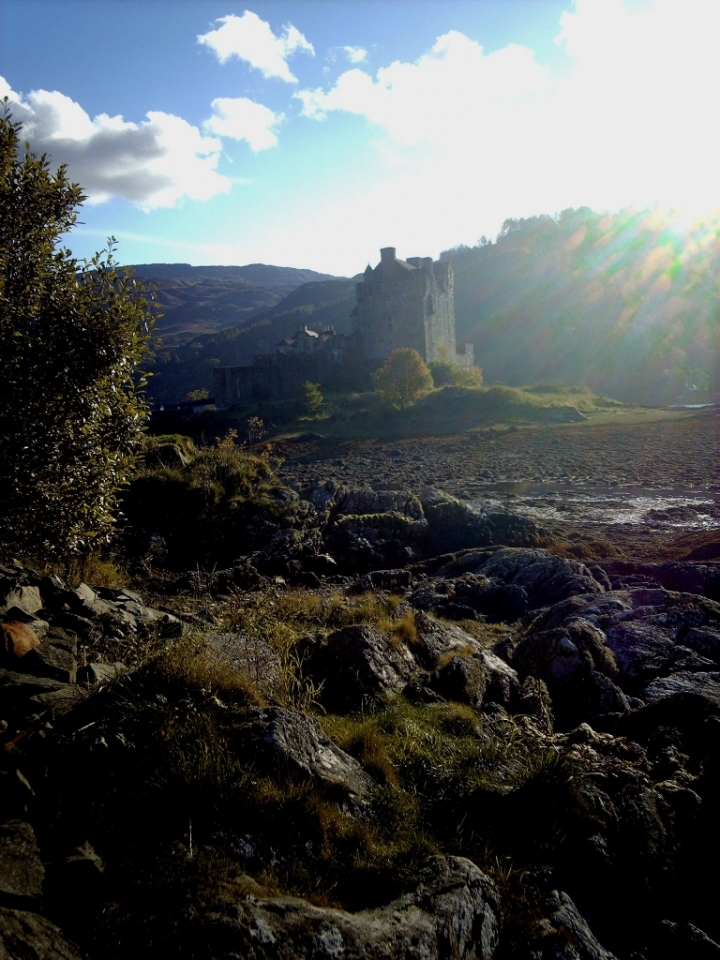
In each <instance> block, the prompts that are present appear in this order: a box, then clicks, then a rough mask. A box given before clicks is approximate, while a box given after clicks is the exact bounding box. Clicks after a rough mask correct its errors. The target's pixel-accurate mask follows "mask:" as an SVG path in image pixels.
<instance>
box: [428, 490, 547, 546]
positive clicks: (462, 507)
mask: <svg viewBox="0 0 720 960" xmlns="http://www.w3.org/2000/svg"><path fill="white" fill-rule="evenodd" d="M421 503H422V508H423V512H424V514H425V517H426V519H427V522H428V531H427V538H426V551H427V552H428V553H429V554H432V553H435V554H438V553H448V552H451V551H455V550H465V549H467V548H469V547H480V546H486V545H488V544H499V543H503V544H509V545H517V546H531V545H534V544H537V543H539V542H540V541H541V540H542V537H543V536H544V531H542V530H541V529H540V528H539V527H538V526H537V524H535V523H534V522H533V521H532V520H529V519H527V518H526V517H520V516H518V515H517V514H515V513H512V512H511V511H509V510H503V509H502V508H498V507H487V506H486V507H476V506H470V504H468V503H465V502H464V501H462V500H458V499H457V498H456V497H451V496H449V495H448V494H445V493H441V492H439V491H437V490H427V491H426V492H425V493H424V494H423V496H422V497H421Z"/></svg>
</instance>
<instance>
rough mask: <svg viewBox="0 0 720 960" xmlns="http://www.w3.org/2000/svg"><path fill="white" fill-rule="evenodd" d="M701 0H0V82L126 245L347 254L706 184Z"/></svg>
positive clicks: (426, 250) (683, 195) (356, 259)
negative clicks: (247, 1) (508, 219)
mask: <svg viewBox="0 0 720 960" xmlns="http://www.w3.org/2000/svg"><path fill="white" fill-rule="evenodd" d="M718 49H720V3H718V2H717V0H683V2H682V3H680V2H679V0H445V2H433V0H293V2H284V0H269V2H267V0H266V2H257V3H252V2H249V3H247V4H246V3H239V4H238V3H234V2H216V0H0V78H1V79H0V94H2V93H5V94H7V95H8V96H9V97H10V100H11V101H12V110H13V113H14V116H15V118H16V119H19V120H21V121H22V122H23V124H24V131H25V135H26V136H27V137H28V139H29V140H30V142H31V145H32V147H33V149H35V150H36V151H37V152H45V151H46V152H47V153H48V154H49V155H50V157H51V159H52V161H53V163H54V164H57V163H60V162H66V163H67V164H68V167H69V171H70V176H71V177H72V178H73V179H76V180H77V181H79V182H80V183H81V184H82V185H83V187H84V188H85V190H86V192H87V194H88V197H89V199H88V201H87V202H86V204H85V206H84V207H83V210H82V213H81V217H80V219H81V220H82V221H83V223H82V224H81V225H79V226H77V227H76V228H75V229H74V230H73V232H72V234H71V236H70V237H69V238H68V243H69V245H70V247H71V249H72V250H73V252H74V253H75V254H76V255H78V256H81V257H83V256H90V255H91V254H92V253H93V252H94V251H95V250H96V249H99V248H100V247H101V246H102V245H103V242H104V239H105V238H106V237H107V236H108V235H110V234H113V235H115V236H116V237H117V238H118V241H119V258H120V259H121V260H122V261H123V262H132V263H147V262H157V261H164V262H177V261H180V262H189V263H193V264H212V263H225V264H229V263H235V264H243V263H250V262H265V263H276V264H281V265H288V266H297V267H310V268H313V269H316V270H320V271H323V272H329V273H336V274H345V275H352V274H354V273H356V272H358V271H360V270H362V269H363V268H364V266H365V264H366V263H367V262H368V261H371V262H373V263H374V262H375V261H376V260H377V258H378V248H379V247H381V246H388V245H394V246H396V247H397V248H398V253H399V255H401V256H426V255H433V256H437V255H438V253H439V251H440V250H441V249H444V248H446V247H449V246H453V245H455V244H459V243H468V244H474V243H475V242H477V239H478V238H479V237H480V236H481V235H482V234H486V235H488V236H494V235H495V234H496V233H497V232H498V230H499V228H500V225H501V224H502V222H503V220H504V219H505V218H507V217H520V216H531V215H533V214H538V213H550V214H552V213H555V212H557V211H559V210H561V209H564V208H565V207H569V206H581V205H584V204H587V205H589V206H592V207H595V208H596V209H619V208H621V207H624V206H628V205H639V206H647V205H653V204H658V205H661V206H665V207H674V208H681V209H684V210H685V209H686V210H687V211H688V213H689V214H693V215H697V214H698V213H699V214H703V215H706V214H709V213H710V212H711V211H713V210H715V209H716V208H717V207H718V206H720V178H719V177H718V176H717V170H718V169H720V134H718V132H717V117H718V100H719V99H720V57H718V55H717V50H718Z"/></svg>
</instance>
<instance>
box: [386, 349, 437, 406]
mask: <svg viewBox="0 0 720 960" xmlns="http://www.w3.org/2000/svg"><path fill="white" fill-rule="evenodd" d="M432 385H433V381H432V376H431V375H430V371H429V370H428V368H427V365H426V363H425V361H424V360H423V358H422V357H421V356H420V354H419V353H418V352H417V350H411V349H409V348H407V347H404V348H402V349H399V350H393V352H392V353H391V354H390V356H389V357H388V358H387V360H386V361H385V363H384V365H383V366H382V367H381V368H380V369H379V370H378V371H377V373H376V374H375V389H376V390H377V392H378V393H379V394H380V396H381V397H382V398H383V399H384V400H387V401H388V403H390V404H392V406H393V407H395V408H396V409H398V410H404V409H405V408H406V407H409V406H410V405H411V404H413V403H415V401H416V400H418V399H419V398H420V397H421V396H422V395H423V394H424V393H427V391H428V390H431V389H432Z"/></svg>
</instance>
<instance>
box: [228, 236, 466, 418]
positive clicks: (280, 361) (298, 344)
mask: <svg viewBox="0 0 720 960" xmlns="http://www.w3.org/2000/svg"><path fill="white" fill-rule="evenodd" d="M453 282H454V281H453V271H452V265H451V264H450V261H449V260H440V261H435V262H433V259H432V257H410V258H409V259H408V260H399V259H398V258H397V256H396V255H395V248H394V247H384V248H383V249H382V250H381V251H380V263H379V264H378V265H377V266H376V267H375V268H374V269H373V268H372V267H371V266H370V265H368V267H367V269H366V270H365V273H364V274H363V279H362V280H361V281H360V282H359V283H358V284H357V285H356V299H357V303H356V306H355V308H354V310H353V311H352V314H351V317H352V321H353V332H352V333H351V334H350V335H349V336H345V335H343V334H336V333H335V330H334V329H333V328H332V327H324V328H323V329H322V330H320V331H315V330H310V329H308V327H307V326H306V325H302V326H299V327H298V328H297V331H296V333H295V335H294V336H293V337H289V338H287V339H285V340H281V341H280V343H278V344H276V347H275V352H274V353H270V354H261V355H258V356H256V357H253V362H252V364H251V365H249V366H244V367H219V368H216V369H215V370H213V392H214V393H215V396H216V397H217V398H218V403H219V404H220V405H221V406H223V407H228V406H232V404H235V403H244V402H251V401H254V400H280V399H284V398H288V397H292V396H294V395H295V393H296V391H297V389H298V387H299V386H300V384H302V383H304V382H306V381H308V380H309V381H311V382H316V383H320V384H323V385H326V386H333V385H335V384H339V383H340V382H341V381H343V379H347V375H348V371H349V370H350V369H351V370H352V371H353V372H354V374H355V376H356V377H357V375H358V373H359V372H360V373H362V372H365V373H369V372H371V371H372V370H373V369H375V368H376V367H378V366H379V365H380V363H381V362H382V361H383V360H385V359H387V357H389V356H390V354H391V353H392V351H393V350H396V349H398V348H401V347H410V348H412V349H414V350H417V352H418V353H419V354H420V356H421V357H422V358H423V359H424V360H425V362H426V363H433V362H434V361H438V360H451V361H454V362H457V363H461V364H463V365H464V366H468V367H472V366H473V364H474V356H473V347H472V344H469V343H468V344H465V345H464V348H463V350H462V351H461V352H458V351H457V348H456V345H455V306H454V292H453Z"/></svg>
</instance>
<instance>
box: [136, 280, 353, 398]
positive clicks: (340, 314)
mask: <svg viewBox="0 0 720 960" xmlns="http://www.w3.org/2000/svg"><path fill="white" fill-rule="evenodd" d="M209 282H212V281H209ZM277 289H279V288H276V290H277ZM272 292H274V291H268V293H272ZM354 306H355V281H354V280H337V279H331V280H320V281H312V282H310V283H304V284H303V285H302V286H300V287H298V288H297V289H294V290H292V291H290V292H289V293H287V294H286V295H285V296H284V297H282V299H280V300H279V301H278V302H276V303H275V304H273V305H271V306H269V307H268V308H267V309H265V310H263V311H260V312H257V313H255V314H253V315H252V316H250V317H248V318H246V320H245V322H243V323H242V324H240V325H238V326H233V327H228V328H225V329H218V330H216V331H215V332H212V333H207V334H204V335H201V336H198V337H195V338H194V339H193V340H192V341H191V342H185V343H182V344H177V345H173V344H170V343H167V342H165V343H164V344H163V347H162V348H161V349H160V350H159V351H157V353H156V355H155V362H154V366H153V378H152V380H151V382H150V391H149V392H150V395H151V397H152V399H153V401H154V402H155V403H170V402H173V401H174V400H177V399H178V398H181V397H183V396H185V394H186V393H187V392H188V391H189V390H193V389H196V388H199V387H205V388H207V389H208V390H210V389H211V387H212V369H213V367H216V366H218V365H219V364H222V365H223V366H233V365H240V364H246V363H251V362H252V358H253V355H254V354H257V353H266V352H268V351H270V350H272V348H273V347H274V345H275V344H276V343H277V342H278V341H279V340H282V339H283V338H284V337H288V336H290V335H291V334H293V333H294V332H295V329H296V328H297V326H298V324H301V323H305V324H308V325H310V326H312V327H313V328H320V327H324V326H328V325H329V326H334V327H335V330H336V331H337V332H338V333H349V332H350V328H351V324H350V312H351V310H352V309H353V307H354Z"/></svg>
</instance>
